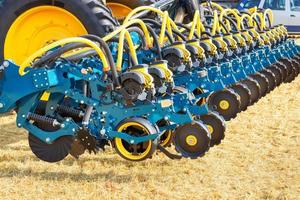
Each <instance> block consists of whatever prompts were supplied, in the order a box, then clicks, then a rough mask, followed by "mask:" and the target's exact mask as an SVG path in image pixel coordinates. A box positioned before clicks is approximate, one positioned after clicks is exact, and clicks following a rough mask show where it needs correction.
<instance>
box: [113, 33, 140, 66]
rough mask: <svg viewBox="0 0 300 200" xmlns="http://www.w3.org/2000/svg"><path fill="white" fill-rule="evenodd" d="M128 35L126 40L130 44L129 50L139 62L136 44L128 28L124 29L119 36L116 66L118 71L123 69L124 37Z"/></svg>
mask: <svg viewBox="0 0 300 200" xmlns="http://www.w3.org/2000/svg"><path fill="white" fill-rule="evenodd" d="M125 37H126V40H127V42H128V45H129V50H130V53H131V56H132V58H133V59H134V60H135V62H136V63H138V59H137V55H136V51H135V46H134V44H133V41H132V38H131V35H130V33H129V32H128V30H126V29H123V30H122V31H121V33H120V36H119V44H118V56H117V64H116V68H117V70H118V71H122V61H123V50H124V38H125Z"/></svg>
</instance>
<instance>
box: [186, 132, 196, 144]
mask: <svg viewBox="0 0 300 200" xmlns="http://www.w3.org/2000/svg"><path fill="white" fill-rule="evenodd" d="M185 142H186V143H187V144H188V145H189V146H195V145H196V144H197V142H198V140H197V138H196V137H195V136H194V135H188V136H187V137H186V138H185Z"/></svg>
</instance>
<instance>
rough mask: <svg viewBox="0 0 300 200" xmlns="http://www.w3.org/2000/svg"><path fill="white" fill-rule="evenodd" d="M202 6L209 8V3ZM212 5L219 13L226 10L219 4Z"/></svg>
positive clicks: (212, 3)
mask: <svg viewBox="0 0 300 200" xmlns="http://www.w3.org/2000/svg"><path fill="white" fill-rule="evenodd" d="M201 5H202V6H209V5H208V3H207V2H204V3H202V4H201ZM211 5H212V7H214V8H216V9H217V10H219V11H222V10H224V8H223V7H222V6H220V5H219V4H217V3H214V2H211Z"/></svg>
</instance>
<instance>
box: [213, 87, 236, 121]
mask: <svg viewBox="0 0 300 200" xmlns="http://www.w3.org/2000/svg"><path fill="white" fill-rule="evenodd" d="M240 105H241V102H240V99H239V95H238V94H237V93H235V92H234V91H233V90H232V89H224V90H220V91H216V92H214V93H212V94H211V95H209V97H208V107H209V108H210V109H211V110H213V111H216V112H218V113H219V114H220V115H221V116H222V117H223V118H224V119H225V120H226V121H229V120H230V119H232V118H235V117H236V115H237V113H238V112H239V111H240Z"/></svg>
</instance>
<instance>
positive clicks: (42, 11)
mask: <svg viewBox="0 0 300 200" xmlns="http://www.w3.org/2000/svg"><path fill="white" fill-rule="evenodd" d="M84 34H87V31H86V29H85V27H84V26H83V24H82V23H81V22H80V21H79V20H78V19H77V18H76V17H75V16H74V15H73V14H72V13H70V12H68V11H67V10H64V9H62V8H59V7H55V6H39V7H35V8H32V9H29V10H27V11H26V12H24V13H23V14H21V15H20V16H19V17H18V18H17V19H16V20H15V21H14V23H13V24H12V25H11V27H10V29H9V31H8V33H7V35H6V39H5V44H4V58H5V59H12V60H14V62H16V63H17V64H21V63H22V62H23V61H24V60H25V59H26V58H27V57H28V56H29V55H31V54H33V53H34V52H35V51H37V50H38V49H40V48H42V47H44V46H45V45H47V44H49V43H51V42H53V41H56V40H60V39H63V38H67V37H74V36H80V35H84Z"/></svg>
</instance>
